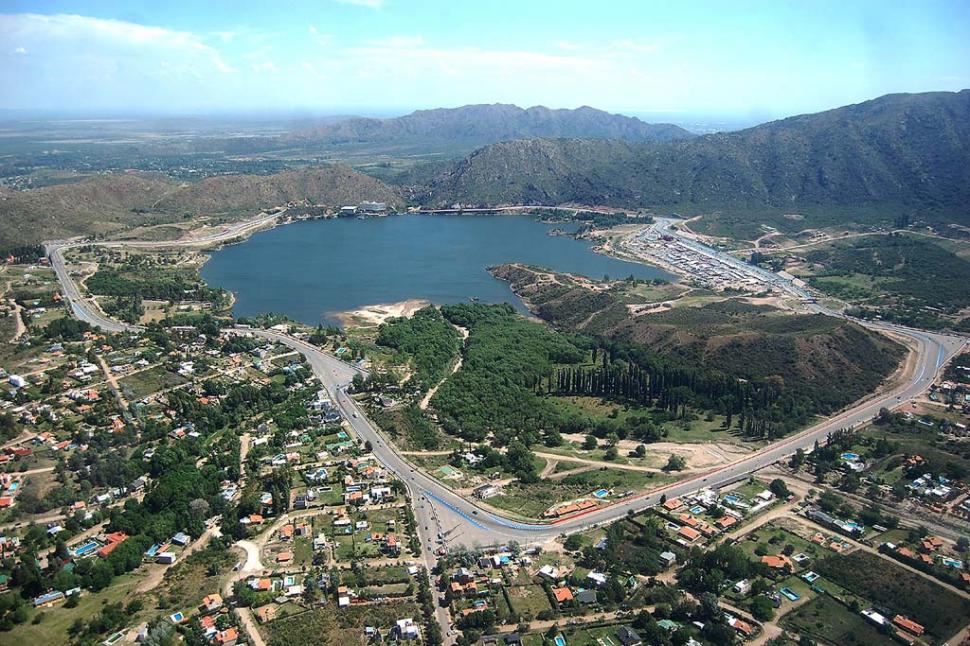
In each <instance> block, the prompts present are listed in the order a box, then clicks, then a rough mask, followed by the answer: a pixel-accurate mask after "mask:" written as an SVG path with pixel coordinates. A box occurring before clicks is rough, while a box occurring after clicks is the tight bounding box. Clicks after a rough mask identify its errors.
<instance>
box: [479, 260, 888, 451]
mask: <svg viewBox="0 0 970 646" xmlns="http://www.w3.org/2000/svg"><path fill="white" fill-rule="evenodd" d="M492 273H493V274H494V275H496V276H497V277H499V278H502V279H504V280H508V281H509V282H510V284H511V286H512V289H513V290H514V291H515V292H516V293H517V294H520V295H522V296H523V297H524V298H525V299H526V300H527V302H528V303H529V305H530V307H531V308H532V309H533V311H535V312H536V313H537V314H538V315H540V316H541V317H543V318H544V319H546V320H548V321H549V322H550V323H551V324H552V325H554V326H556V327H557V328H560V329H569V330H574V331H576V332H583V333H586V334H592V335H595V337H596V342H595V345H598V346H600V348H601V351H600V357H601V359H602V361H601V362H598V361H596V357H594V360H593V361H592V362H590V364H585V365H575V366H569V367H564V368H562V369H560V370H559V371H558V375H557V379H556V382H555V385H553V386H551V388H552V390H553V391H554V392H556V393H559V394H563V395H584V396H588V395H593V396H598V397H602V398H605V399H611V400H613V401H617V402H622V403H629V404H636V405H638V406H641V407H642V406H650V405H654V406H656V407H657V408H658V409H660V410H663V411H667V412H670V413H673V414H675V415H676V416H678V417H681V418H683V417H685V416H686V415H687V413H688V410H689V409H695V410H703V411H711V412H713V413H715V414H719V415H723V416H724V417H725V427H726V428H730V427H731V426H732V422H735V421H736V422H737V426H738V428H739V429H740V430H741V432H742V433H743V434H744V435H745V436H747V437H752V438H768V439H771V438H775V437H779V436H781V435H784V434H786V433H788V432H791V431H792V430H794V429H796V428H798V427H800V426H802V425H804V424H805V423H807V422H808V421H810V420H811V419H812V418H813V416H814V415H815V414H818V413H827V412H831V411H833V410H837V409H839V408H841V407H843V406H845V405H846V404H849V403H851V402H852V401H855V400H857V399H859V398H861V397H863V396H864V395H866V394H868V393H870V392H872V390H874V389H875V388H876V387H877V386H878V385H879V384H880V383H881V381H882V380H883V378H885V377H886V376H888V375H889V374H890V373H891V372H892V371H893V369H894V368H895V367H896V365H897V363H898V361H899V359H900V358H901V357H902V348H901V347H900V346H899V345H898V344H896V343H894V342H891V341H889V340H888V339H886V338H884V337H882V336H880V335H878V334H876V333H874V332H870V331H868V330H866V329H865V328H863V327H861V326H859V325H856V324H854V323H851V322H848V321H843V320H841V319H837V318H834V317H827V316H823V315H807V314H806V315H794V314H788V313H786V312H784V311H782V310H779V309H776V308H773V307H770V306H767V305H760V304H752V303H749V302H747V301H746V300H744V299H740V298H729V299H723V300H720V301H715V302H708V303H706V304H704V305H701V306H696V307H695V306H683V307H677V308H674V309H671V310H666V311H662V312H658V313H654V314H649V315H641V316H632V315H631V314H630V313H629V311H628V309H627V307H626V303H627V302H629V301H628V299H629V295H628V290H629V286H628V285H627V284H626V283H625V281H618V282H616V283H613V284H611V285H609V286H608V287H609V289H605V290H604V289H595V290H594V289H590V288H589V287H588V286H587V285H584V284H579V283H578V282H576V281H574V280H572V279H570V278H569V277H568V276H563V275H561V274H557V275H556V280H555V281H548V280H543V279H542V277H541V275H540V274H541V273H542V272H541V271H540V270H536V269H534V268H530V267H523V266H520V265H502V266H500V267H495V268H493V269H492ZM606 286H607V285H603V287H606ZM594 352H595V350H594Z"/></svg>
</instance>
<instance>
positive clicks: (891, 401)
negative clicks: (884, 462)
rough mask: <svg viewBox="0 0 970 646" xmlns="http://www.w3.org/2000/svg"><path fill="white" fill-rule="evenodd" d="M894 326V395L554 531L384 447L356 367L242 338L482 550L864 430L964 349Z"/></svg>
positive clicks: (275, 336)
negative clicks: (315, 383) (468, 493)
mask: <svg viewBox="0 0 970 646" xmlns="http://www.w3.org/2000/svg"><path fill="white" fill-rule="evenodd" d="M882 327H890V326H882ZM891 327H892V331H894V332H896V333H897V334H904V335H905V336H908V337H910V338H912V339H913V340H914V341H915V342H916V344H917V365H916V366H915V369H914V370H913V374H912V375H910V376H909V377H908V378H907V379H906V381H905V382H903V383H902V384H900V385H898V386H897V387H896V388H893V389H892V390H890V391H887V392H885V393H882V394H880V395H878V396H875V397H870V398H869V399H867V400H864V401H863V402H861V403H858V404H856V405H855V406H854V407H852V408H851V409H849V410H847V411H845V412H843V413H840V414H838V415H835V416H833V417H831V418H829V419H827V420H826V421H824V422H822V423H820V424H817V425H815V426H813V427H811V428H809V429H807V430H805V431H803V432H801V433H798V434H796V435H793V436H790V437H788V438H785V439H783V440H781V441H779V442H776V443H774V444H771V445H769V446H767V447H765V448H764V449H763V450H761V451H759V452H757V453H754V454H752V455H749V456H746V457H744V458H742V459H739V460H737V461H735V462H732V463H730V464H728V465H725V466H723V467H719V468H717V469H713V470H711V471H709V472H707V473H704V474H700V475H698V476H696V477H693V478H690V479H687V480H683V481H681V482H678V483H675V484H672V485H669V486H667V487H664V488H663V489H658V490H655V491H652V492H650V493H648V494H645V495H640V496H634V497H630V498H628V499H626V500H623V501H621V502H618V503H615V504H613V505H610V506H607V507H600V508H596V509H593V510H591V511H589V512H587V513H585V514H580V515H574V516H571V517H568V518H566V519H564V520H562V521H559V522H556V523H549V524H539V523H523V522H518V521H514V520H510V519H508V518H504V517H501V516H498V515H496V514H493V513H491V512H489V511H487V510H485V509H484V508H482V507H479V506H478V505H476V504H475V503H474V502H473V501H470V500H467V499H465V498H462V497H461V496H458V495H457V494H455V493H453V492H452V491H451V490H450V489H449V488H448V487H446V486H445V485H444V484H442V483H441V482H439V481H438V480H436V479H434V478H432V477H431V476H429V475H427V474H425V473H424V472H422V471H421V470H419V469H415V468H414V467H413V466H412V465H411V464H410V463H409V462H408V461H407V460H406V459H405V457H403V456H402V455H400V453H399V452H398V451H397V449H395V448H394V447H393V446H392V445H390V444H389V443H388V442H387V441H386V440H385V438H384V437H383V435H382V434H381V433H380V432H379V431H378V429H377V428H376V427H375V426H374V425H373V424H371V422H370V421H369V420H368V419H367V418H366V416H365V415H364V413H363V411H362V410H360V408H359V407H358V406H357V403H356V402H355V401H354V400H353V399H352V398H350V397H349V396H348V395H347V393H346V387H347V385H348V384H349V383H350V380H351V379H352V378H353V376H354V374H355V372H357V369H356V368H354V367H353V366H350V365H348V364H346V363H344V362H342V361H340V360H338V359H336V358H334V357H333V356H331V355H329V354H326V353H325V352H322V351H321V350H320V349H318V348H316V347H315V346H313V345H310V344H309V343H306V342H304V341H301V340H299V339H295V338H293V337H290V336H287V335H283V334H280V333H277V332H272V331H268V330H256V329H253V330H241V331H245V332H252V333H253V334H256V335H258V336H261V337H263V338H267V339H271V340H274V341H278V342H280V343H283V344H285V345H287V346H289V347H290V348H293V349H294V350H297V351H298V352H300V353H302V354H303V355H304V356H306V357H307V360H308V361H309V363H310V365H311V367H312V368H313V371H314V373H315V374H316V375H317V377H318V378H319V379H320V380H321V381H322V382H323V384H324V386H325V387H326V388H327V390H328V391H329V392H330V393H331V394H333V395H335V396H336V398H337V404H338V405H339V407H340V409H341V411H342V412H343V413H344V415H345V416H346V417H347V419H348V421H349V422H350V424H351V426H352V427H353V429H354V431H355V432H356V433H357V435H358V436H360V437H361V438H362V439H364V440H366V441H369V442H370V443H371V445H372V447H373V452H374V455H375V456H376V457H377V458H378V459H379V460H380V461H381V462H383V463H384V464H385V465H386V466H387V467H388V468H389V469H391V470H392V471H394V472H395V473H397V474H398V476H399V477H401V478H402V479H403V480H404V481H405V482H406V483H407V484H408V486H409V487H410V488H411V489H413V490H416V491H417V492H419V493H421V494H422V495H423V496H424V498H426V500H425V503H430V504H431V505H432V506H434V507H435V508H436V511H437V513H438V515H439V517H440V518H441V522H442V525H443V526H444V528H445V529H446V530H447V529H449V528H450V527H452V526H458V527H460V528H461V533H460V535H458V536H456V537H455V538H454V542H455V543H462V544H465V545H468V546H473V545H474V544H476V543H477V544H479V545H489V544H497V543H504V542H507V541H509V540H516V541H518V542H520V543H523V544H525V543H535V542H542V541H546V540H549V539H550V538H554V537H555V536H558V535H560V534H563V533H571V532H576V531H581V530H583V529H587V528H588V527H590V526H593V525H600V524H604V523H609V522H612V521H614V520H616V519H618V518H621V517H623V516H624V515H626V514H627V513H628V512H629V511H642V510H643V509H645V508H647V507H651V506H654V505H656V504H659V502H660V496H661V495H662V494H666V496H667V497H668V498H674V497H678V496H682V495H685V494H688V493H692V492H694V491H697V490H698V489H702V488H704V487H720V486H724V485H727V484H730V483H733V482H737V481H739V480H743V479H745V478H747V477H748V476H749V475H750V474H751V473H753V472H755V471H758V470H760V469H762V468H764V467H766V466H768V465H770V464H772V463H773V462H776V461H778V460H781V459H783V458H785V457H787V456H789V455H791V454H793V453H795V451H796V450H798V449H811V448H812V447H813V446H814V444H815V442H816V440H818V441H820V442H824V441H825V438H826V436H827V435H828V434H829V433H830V432H832V431H835V430H838V429H841V428H846V427H851V426H857V425H859V424H862V423H864V422H866V421H868V420H870V419H872V418H873V417H874V416H875V415H876V414H877V413H878V412H879V409H880V408H882V407H890V408H891V407H894V406H897V405H899V403H900V402H901V401H906V400H908V399H911V398H913V397H915V396H916V395H918V394H920V393H922V392H923V391H924V390H926V389H927V388H928V387H929V385H930V384H931V383H932V382H933V379H934V378H935V376H936V373H937V371H938V370H939V368H940V367H941V366H942V365H943V364H944V363H945V362H946V361H947V360H948V359H949V358H950V357H952V356H953V355H954V354H956V353H957V352H959V351H960V350H961V349H962V348H963V346H964V340H963V339H962V338H955V337H949V336H944V335H938V334H930V333H926V332H918V331H913V330H905V329H901V328H898V327H895V326H891ZM422 522H423V521H422Z"/></svg>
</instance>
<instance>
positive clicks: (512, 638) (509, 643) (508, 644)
mask: <svg viewBox="0 0 970 646" xmlns="http://www.w3.org/2000/svg"><path fill="white" fill-rule="evenodd" d="M502 641H503V642H505V646H517V645H519V644H521V643H522V637H520V636H519V633H509V634H508V635H506V636H505V637H503V638H502Z"/></svg>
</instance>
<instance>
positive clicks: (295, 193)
mask: <svg viewBox="0 0 970 646" xmlns="http://www.w3.org/2000/svg"><path fill="white" fill-rule="evenodd" d="M304 199H306V200H308V201H309V202H311V203H313V204H323V205H326V206H335V207H336V206H341V205H344V204H356V203H358V202H361V201H363V200H375V201H382V202H387V203H388V204H394V205H400V204H401V203H402V200H401V198H400V195H399V194H398V192H397V191H396V190H395V189H394V188H392V187H390V186H387V185H386V184H384V183H382V182H380V181H379V180H376V179H374V178H373V177H370V176H368V175H364V174H362V173H358V172H356V171H354V170H352V169H350V168H348V167H346V166H339V165H331V166H322V167H317V168H307V169H300V170H292V171H284V172H281V173H277V174H274V175H226V176H219V177H209V178H206V179H204V180H201V181H199V182H196V183H188V182H176V181H173V180H171V179H168V178H166V177H164V176H162V175H157V174H150V173H117V174H105V175H99V176H95V177H91V178H88V179H84V180H81V181H78V182H73V183H70V184H58V185H53V186H47V187H44V188H39V189H34V190H29V191H11V190H3V191H0V221H2V222H3V223H4V226H3V229H2V232H0V248H3V247H5V246H13V245H21V244H34V243H38V242H41V241H43V240H47V239H51V238H58V237H66V236H73V235H85V234H91V233H107V232H110V231H114V230H118V229H121V228H124V227H131V226H139V225H149V224H160V223H166V222H175V221H180V220H184V219H186V217H197V216H202V215H206V216H211V215H229V216H234V217H235V216H238V217H245V216H251V215H253V214H255V212H257V211H259V210H261V209H264V208H270V207H274V206H279V205H282V204H286V202H288V201H291V200H304Z"/></svg>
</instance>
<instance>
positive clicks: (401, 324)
mask: <svg viewBox="0 0 970 646" xmlns="http://www.w3.org/2000/svg"><path fill="white" fill-rule="evenodd" d="M377 344H378V345H382V346H386V347H390V348H394V349H395V350H397V351H398V352H399V353H400V354H401V355H403V357H404V358H407V359H408V360H410V362H411V364H412V368H413V374H412V375H411V382H412V383H413V384H414V385H416V386H417V387H418V388H420V389H421V390H427V389H429V388H431V387H432V386H433V385H434V384H436V383H437V382H438V381H440V380H441V379H442V378H443V377H444V376H445V375H446V374H447V371H448V368H449V367H450V366H451V363H452V361H454V358H455V356H456V355H457V354H458V350H459V349H460V347H461V335H460V334H459V333H458V330H456V329H455V328H454V326H453V325H451V324H450V323H449V322H448V321H446V320H445V318H444V317H443V316H442V315H441V312H439V311H438V309H437V308H436V307H434V306H428V307H425V308H423V309H420V310H418V311H417V312H415V313H414V316H411V317H410V318H396V319H391V320H389V321H387V322H386V323H384V324H383V325H381V326H380V328H379V329H378V331H377ZM398 363H402V361H398Z"/></svg>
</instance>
